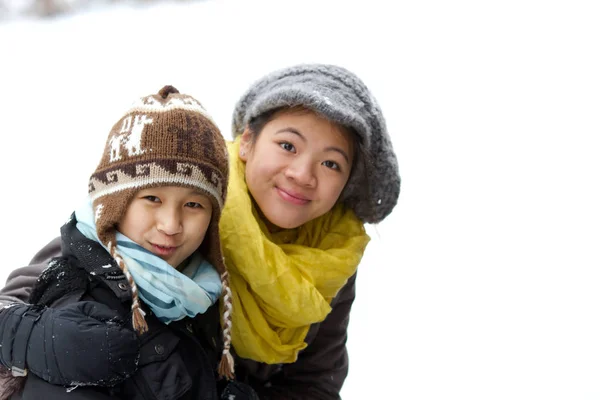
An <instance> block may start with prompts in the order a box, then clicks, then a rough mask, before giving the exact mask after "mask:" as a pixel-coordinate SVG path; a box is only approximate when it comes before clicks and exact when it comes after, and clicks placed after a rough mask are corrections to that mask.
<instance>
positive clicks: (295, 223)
mask: <svg viewBox="0 0 600 400" xmlns="http://www.w3.org/2000/svg"><path fill="white" fill-rule="evenodd" d="M265 217H266V218H267V219H268V220H269V222H270V223H272V224H273V225H275V226H277V227H279V228H281V229H294V228H297V227H299V226H301V225H303V224H304V223H305V222H306V221H299V220H298V219H290V218H289V217H288V218H285V217H281V218H279V217H278V216H277V215H265Z"/></svg>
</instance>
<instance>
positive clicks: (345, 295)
mask: <svg viewBox="0 0 600 400" xmlns="http://www.w3.org/2000/svg"><path fill="white" fill-rule="evenodd" d="M355 283H356V274H355V275H354V276H352V277H351V278H350V279H349V280H348V282H347V283H346V285H345V286H344V287H343V288H342V289H341V290H340V292H339V293H338V295H337V297H336V298H335V299H334V301H333V302H332V306H333V309H332V311H331V313H329V315H328V316H327V318H325V321H323V322H322V323H321V324H320V325H319V326H318V330H317V331H316V335H315V336H314V339H313V340H312V341H311V342H310V344H309V346H308V347H307V348H306V349H304V350H303V351H302V352H301V353H300V354H299V356H298V360H297V361H296V362H295V363H293V364H284V366H283V367H282V369H281V371H280V372H279V373H278V374H277V375H275V376H274V377H273V379H271V381H270V385H268V387H265V388H262V393H259V395H260V398H261V399H264V400H283V399H286V400H296V399H298V400H300V399H301V400H312V399H315V400H339V399H340V390H341V388H342V385H343V384H344V380H345V379H346V376H347V375H348V352H347V350H346V339H347V334H348V323H349V321H350V309H351V308H352V303H353V302H354V298H355V288H356V285H355ZM313 334H314V333H313ZM309 335H311V333H309ZM307 339H308V338H307Z"/></svg>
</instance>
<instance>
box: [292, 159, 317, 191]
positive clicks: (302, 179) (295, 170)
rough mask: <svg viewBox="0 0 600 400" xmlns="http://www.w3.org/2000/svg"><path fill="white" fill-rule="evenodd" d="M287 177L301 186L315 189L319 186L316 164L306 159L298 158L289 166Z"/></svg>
mask: <svg viewBox="0 0 600 400" xmlns="http://www.w3.org/2000/svg"><path fill="white" fill-rule="evenodd" d="M285 176H286V177H287V178H289V179H292V180H293V181H295V182H296V183H297V184H298V185H301V186H306V187H315V186H316V185H317V176H316V174H315V171H314V163H313V162H311V160H310V159H308V158H305V157H298V158H297V159H296V160H294V162H292V163H291V164H290V165H288V167H287V169H286V171H285Z"/></svg>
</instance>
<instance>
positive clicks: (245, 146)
mask: <svg viewBox="0 0 600 400" xmlns="http://www.w3.org/2000/svg"><path fill="white" fill-rule="evenodd" d="M253 138H254V135H253V133H252V132H250V129H248V127H246V129H244V132H243V133H242V136H241V137H240V154H239V156H240V160H242V161H243V162H246V161H248V154H250V151H252V141H253Z"/></svg>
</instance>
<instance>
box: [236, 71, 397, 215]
mask: <svg viewBox="0 0 600 400" xmlns="http://www.w3.org/2000/svg"><path fill="white" fill-rule="evenodd" d="M294 106H304V107H306V108H308V109H311V110H313V111H315V112H317V113H319V114H321V115H323V116H325V117H326V118H327V119H329V120H331V121H333V122H336V123H339V124H341V125H343V126H346V127H350V128H352V129H354V130H355V131H356V133H357V134H358V136H359V142H360V143H361V146H360V147H361V148H362V150H363V153H364V154H362V155H363V158H364V159H363V160H360V162H359V165H355V166H354V168H353V172H352V175H351V176H350V179H349V181H348V183H347V184H346V187H345V188H344V191H343V192H342V195H341V197H340V199H341V200H342V201H343V202H344V203H345V204H346V205H348V206H349V207H350V208H352V209H353V210H354V212H355V213H356V215H357V216H358V218H360V219H361V220H362V221H363V222H367V223H377V222H380V221H382V220H383V219H384V218H385V217H387V216H388V215H389V214H390V212H392V209H393V208H394V206H395V205H396V203H397V201H398V196H399V194H400V174H399V172H398V161H397V159H396V155H395V153H394V149H393V148H392V142H391V140H390V137H389V135H388V132H387V128H386V125H385V120H384V118H383V115H382V113H381V110H380V109H379V105H378V104H377V101H376V100H375V98H374V97H373V95H372V94H371V92H370V91H369V89H368V88H367V87H366V86H365V84H364V83H363V82H362V81H361V80H360V79H359V78H358V77H357V76H356V75H354V74H353V73H352V72H350V71H348V70H346V69H344V68H341V67H338V66H335V65H324V64H314V65H297V66H294V67H290V68H285V69H282V70H279V71H275V72H273V73H271V74H269V75H266V76H265V77H263V78H262V79H260V80H258V81H256V82H255V83H254V84H253V85H252V86H250V89H248V91H247V92H246V93H245V94H244V95H243V96H242V97H241V98H240V100H239V101H238V103H237V105H236V107H235V110H234V112H233V135H234V137H235V136H238V135H241V134H242V133H243V131H244V129H245V127H246V126H247V125H248V122H250V121H251V120H252V119H253V118H255V117H258V116H259V115H262V114H263V113H265V112H268V111H270V110H273V109H276V108H280V107H294Z"/></svg>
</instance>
